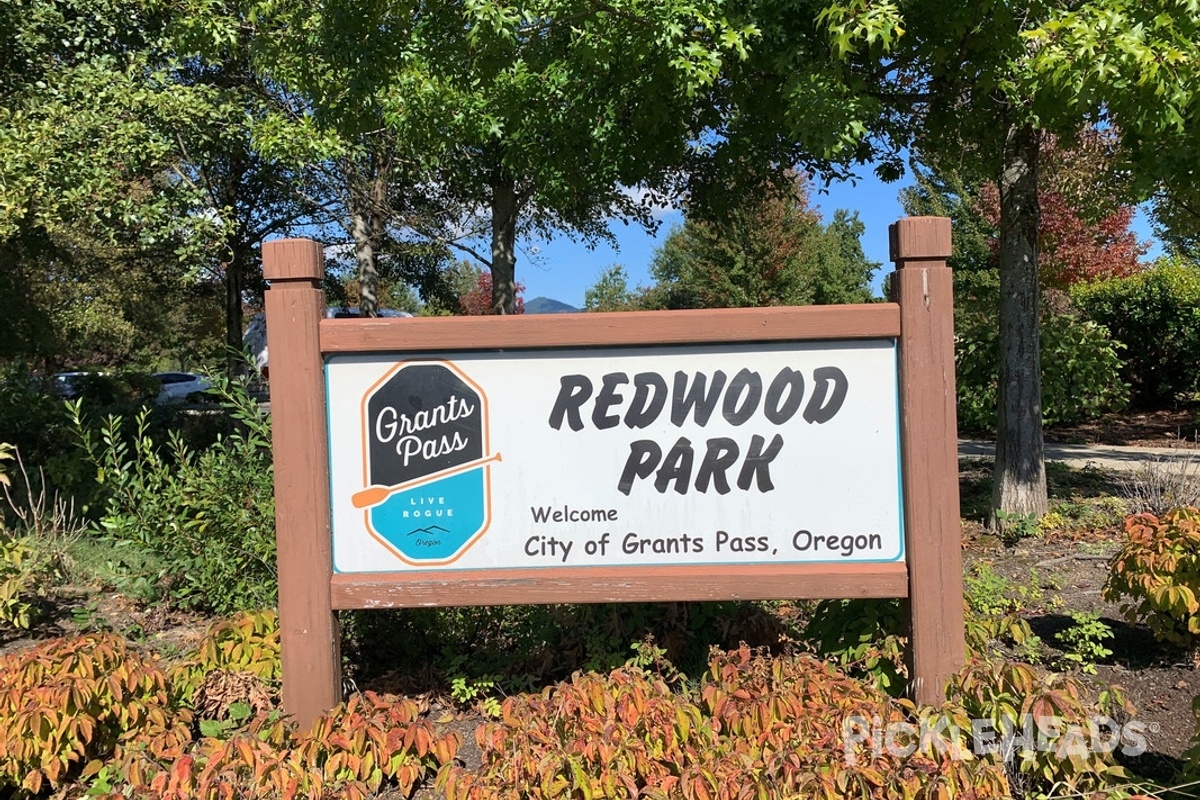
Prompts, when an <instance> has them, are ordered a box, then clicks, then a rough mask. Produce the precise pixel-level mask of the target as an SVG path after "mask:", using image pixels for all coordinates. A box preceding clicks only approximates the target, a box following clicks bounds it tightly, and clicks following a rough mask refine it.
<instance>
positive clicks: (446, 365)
mask: <svg viewBox="0 0 1200 800" xmlns="http://www.w3.org/2000/svg"><path fill="white" fill-rule="evenodd" d="M326 375H327V380H326V385H327V387H328V397H327V403H326V405H327V408H328V419H329V439H330V442H331V443H332V446H331V448H330V454H329V456H330V479H331V483H330V486H331V504H332V512H333V516H332V520H333V568H334V571H335V572H336V573H339V574H350V573H372V572H399V573H406V574H408V575H411V576H414V577H419V576H420V575H421V574H422V572H423V571H425V570H427V569H428V568H429V567H445V568H446V569H447V570H454V571H459V570H463V571H466V570H483V569H522V568H531V569H538V568H560V567H585V566H617V565H622V566H649V565H659V566H665V565H708V566H711V567H713V568H716V567H719V566H724V565H730V564H779V563H818V562H824V563H832V564H842V563H888V562H894V561H898V560H900V559H901V558H902V557H903V553H904V541H903V536H902V515H901V505H900V451H899V435H900V434H899V422H898V413H897V409H898V396H897V381H896V348H895V345H894V343H893V342H892V341H890V340H870V341H845V342H832V343H824V342H821V343H816V342H786V343H783V342H767V343H759V344H754V345H721V346H709V347H695V346H678V347H646V348H630V349H628V350H625V349H611V348H610V349H603V348H600V349H586V350H585V349H575V348H570V349H564V350H557V351H550V352H547V351H536V352H535V353H522V352H516V353H513V352H507V351H506V352H501V353H497V352H494V351H483V352H470V351H463V352H457V353H444V354H439V356H438V357H437V358H428V357H415V358H414V357H404V359H403V360H400V361H396V360H395V358H394V357H393V356H391V355H388V354H384V355H382V356H380V355H375V354H372V355H365V356H337V357H334V358H330V359H329V361H328V363H327V364H326ZM864 498H870V502H869V503H868V502H864ZM581 579H582V580H586V577H585V576H581Z"/></svg>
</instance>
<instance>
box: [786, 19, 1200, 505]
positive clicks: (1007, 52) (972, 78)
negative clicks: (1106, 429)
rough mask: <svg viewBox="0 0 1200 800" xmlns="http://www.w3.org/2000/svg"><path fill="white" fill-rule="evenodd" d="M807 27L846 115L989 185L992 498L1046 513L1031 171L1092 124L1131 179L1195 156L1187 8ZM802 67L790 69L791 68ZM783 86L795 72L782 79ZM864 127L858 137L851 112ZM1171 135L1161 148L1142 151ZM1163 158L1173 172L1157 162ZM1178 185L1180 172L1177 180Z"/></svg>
mask: <svg viewBox="0 0 1200 800" xmlns="http://www.w3.org/2000/svg"><path fill="white" fill-rule="evenodd" d="M820 19H821V25H822V28H823V29H824V31H825V32H827V34H828V35H829V42H830V44H831V46H832V49H833V52H834V54H835V56H836V57H837V61H836V63H837V64H838V65H840V67H841V71H840V74H839V76H838V81H839V84H840V85H845V86H849V87H852V88H853V89H854V90H855V93H856V94H862V95H864V96H866V97H869V98H871V101H870V102H869V103H868V104H867V105H866V106H865V108H867V109H868V110H869V111H871V112H872V113H871V114H868V115H865V116H864V117H860V119H866V120H871V119H879V117H880V116H882V118H883V119H884V120H887V121H892V122H893V123H894V124H893V125H891V126H890V127H889V126H887V125H879V126H876V127H875V128H874V130H876V131H882V132H883V133H884V134H886V136H887V141H888V142H889V144H890V146H891V147H892V148H895V147H896V145H897V144H901V143H903V144H910V145H912V146H914V147H915V148H916V149H917V151H918V152H920V153H921V154H922V157H923V159H925V160H926V161H928V162H930V163H933V164H935V165H936V166H940V167H947V166H953V167H956V168H960V169H962V170H964V171H965V172H966V173H969V179H970V180H973V181H974V180H992V181H995V183H996V185H997V188H998V193H999V207H1000V211H999V229H1000V232H999V253H998V263H999V277H1000V313H999V328H1000V392H999V414H998V417H999V429H998V432H997V456H996V480H995V496H994V498H993V504H994V506H995V507H996V508H997V509H999V510H1001V511H1003V512H1005V513H1006V514H1007V515H1008V516H1009V518H1020V517H1024V516H1027V515H1030V514H1040V513H1041V512H1043V511H1044V510H1045V508H1046V485H1045V466H1044V458H1043V441H1042V419H1041V406H1040V396H1041V389H1040V377H1041V371H1040V366H1039V358H1038V352H1039V348H1038V304H1039V291H1038V274H1039V273H1038V263H1039V244H1038V216H1039V202H1038V193H1037V190H1038V180H1037V176H1038V171H1039V169H1040V167H1041V158H1040V155H1041V147H1042V144H1043V141H1044V139H1045V137H1046V136H1047V135H1054V136H1057V137H1059V138H1060V140H1066V139H1069V138H1071V137H1073V136H1075V135H1076V134H1077V133H1078V132H1079V131H1080V130H1081V129H1082V128H1083V127H1084V125H1085V124H1086V123H1089V122H1095V121H1098V120H1102V121H1103V122H1104V123H1105V124H1106V125H1108V126H1110V127H1111V128H1112V129H1114V130H1115V131H1117V132H1118V133H1119V135H1120V137H1121V144H1122V152H1123V153H1125V154H1126V158H1127V161H1128V165H1127V166H1128V168H1130V169H1132V171H1133V174H1134V176H1135V177H1136V178H1137V179H1138V184H1137V185H1136V186H1135V187H1134V188H1135V189H1138V190H1140V191H1141V192H1143V193H1144V192H1145V191H1146V190H1147V188H1148V187H1150V186H1153V185H1156V184H1158V183H1160V182H1163V181H1166V182H1168V183H1170V182H1171V181H1173V180H1179V177H1180V175H1179V174H1178V169H1177V168H1178V166H1179V162H1180V159H1183V160H1184V161H1186V160H1187V159H1189V158H1190V162H1188V163H1194V160H1195V158H1196V155H1197V151H1196V150H1195V149H1194V148H1191V145H1192V144H1194V141H1193V140H1190V139H1189V138H1188V136H1189V133H1188V132H1189V131H1193V130H1195V128H1196V127H1197V122H1198V120H1197V117H1198V116H1200V113H1198V112H1200V104H1198V102H1197V100H1196V96H1195V93H1194V91H1193V88H1192V87H1194V86H1195V85H1196V81H1197V79H1198V78H1200V75H1198V74H1197V73H1198V72H1200V36H1198V35H1197V34H1198V33H1200V15H1198V14H1197V13H1196V7H1195V4H1194V3H1150V4H1143V3H1128V2H1127V1H1126V0H1086V1H1085V2H1077V3H1065V2H1049V3H1018V4H1011V3H995V2H993V3H982V4H979V3H975V4H952V3H945V2H941V1H940V0H892V1H891V2H884V3H881V4H880V3H873V4H870V5H863V4H859V3H845V4H843V3H832V4H830V5H829V6H828V7H827V8H826V9H825V10H824V11H823V12H822V14H821V18H820ZM800 72H801V73H803V71H800ZM791 80H792V82H799V81H802V80H804V79H803V78H801V77H799V76H797V77H795V78H792V79H791ZM863 128H864V133H867V132H870V130H871V129H870V128H869V127H868V125H867V124H866V123H864V125H863ZM1163 139H1166V140H1169V141H1170V142H1171V147H1170V148H1169V152H1170V156H1171V159H1167V158H1164V157H1163V156H1162V154H1161V153H1158V152H1156V150H1157V148H1159V147H1160V141H1162V140H1163ZM1172 160H1173V166H1174V167H1175V169H1164V167H1166V166H1167V165H1168V162H1169V161H1172ZM1188 180H1191V179H1190V178H1189V179H1188Z"/></svg>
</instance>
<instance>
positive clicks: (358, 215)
mask: <svg viewBox="0 0 1200 800" xmlns="http://www.w3.org/2000/svg"><path fill="white" fill-rule="evenodd" d="M374 144H375V147H374V148H373V149H372V152H371V154H370V156H369V158H370V163H369V165H368V172H367V174H366V175H365V176H362V175H361V173H359V172H358V171H357V170H356V169H354V168H353V166H351V169H350V170H349V173H350V180H351V181H354V182H357V181H359V180H362V181H363V183H362V184H360V185H358V186H351V187H350V197H351V198H352V202H353V203H354V206H355V207H354V208H352V209H351V228H350V235H351V237H353V239H354V260H355V262H356V263H357V264H358V292H359V299H358V313H359V316H363V317H377V316H379V248H380V246H381V245H382V244H383V234H384V231H385V230H386V227H387V217H388V180H389V179H390V177H391V175H390V172H391V170H390V160H389V158H388V154H387V153H386V152H385V150H384V147H383V145H381V144H380V143H379V142H375V143H374Z"/></svg>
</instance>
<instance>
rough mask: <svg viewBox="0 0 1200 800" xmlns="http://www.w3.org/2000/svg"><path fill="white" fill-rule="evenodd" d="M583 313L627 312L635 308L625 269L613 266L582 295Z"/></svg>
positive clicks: (616, 265) (618, 265)
mask: <svg viewBox="0 0 1200 800" xmlns="http://www.w3.org/2000/svg"><path fill="white" fill-rule="evenodd" d="M583 308H584V310H585V311H628V310H632V309H633V308H636V305H635V298H634V293H633V292H632V291H630V289H629V276H628V275H626V274H625V267H623V266H621V265H620V264H613V265H611V266H610V267H608V268H607V269H605V270H604V271H603V272H601V273H600V276H599V277H598V278H597V279H596V282H595V283H594V284H592V285H591V286H590V287H588V288H587V290H586V291H584V293H583Z"/></svg>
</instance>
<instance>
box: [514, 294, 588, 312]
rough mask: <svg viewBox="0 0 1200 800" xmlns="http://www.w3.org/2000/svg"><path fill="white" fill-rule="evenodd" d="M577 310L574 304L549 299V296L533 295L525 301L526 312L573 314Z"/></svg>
mask: <svg viewBox="0 0 1200 800" xmlns="http://www.w3.org/2000/svg"><path fill="white" fill-rule="evenodd" d="M577 311H579V309H578V308H576V307H575V306H569V305H567V304H566V303H560V302H559V301H558V300H551V299H550V298H549V297H535V298H533V299H532V300H526V301H525V313H526V314H574V313H575V312H577Z"/></svg>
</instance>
